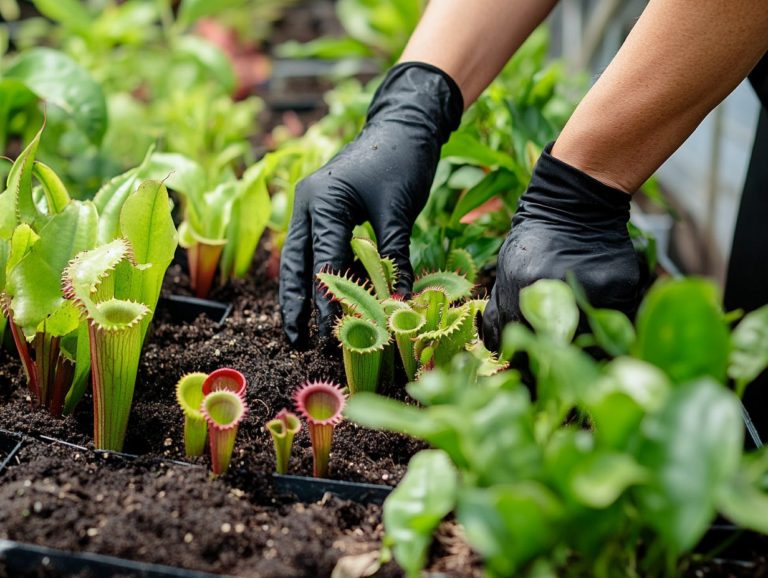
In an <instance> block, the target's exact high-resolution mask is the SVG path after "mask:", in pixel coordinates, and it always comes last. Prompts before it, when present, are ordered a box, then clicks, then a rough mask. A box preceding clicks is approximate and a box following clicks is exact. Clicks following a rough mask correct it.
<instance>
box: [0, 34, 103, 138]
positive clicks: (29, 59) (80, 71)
mask: <svg viewBox="0 0 768 578" xmlns="http://www.w3.org/2000/svg"><path fill="white" fill-rule="evenodd" d="M4 76H5V77H6V78H15V79H17V80H20V81H22V82H24V83H25V84H26V85H27V86H29V88H30V89H31V90H32V91H33V92H34V93H35V94H37V95H38V96H39V97H40V98H42V99H43V100H44V101H46V102H47V103H48V104H51V105H54V106H57V107H59V108H61V109H62V110H63V111H64V112H65V113H66V114H67V115H68V116H69V117H70V118H71V119H72V120H73V122H74V123H75V125H76V126H77V127H78V128H79V129H80V130H81V131H82V132H83V133H84V134H85V135H86V136H87V137H88V139H89V140H90V141H91V142H93V143H94V144H96V145H98V144H100V143H101V139H102V138H103V137H104V133H105V132H106V130H107V103H106V100H105V98H104V94H103V92H102V90H101V87H100V86H99V84H98V83H97V82H96V81H95V80H94V79H93V78H92V77H91V75H90V74H89V73H88V72H87V71H86V70H85V69H84V68H82V67H81V66H80V65H79V64H77V63H76V62H75V61H74V60H72V59H71V58H70V57H69V56H67V55H66V54H64V53H63V52H59V51H58V50H53V49H51V48H33V49H31V50H28V51H26V52H23V53H22V54H21V55H20V56H19V57H18V58H17V59H16V60H15V61H14V63H13V64H12V65H11V66H10V67H9V68H7V69H6V71H5V74H4Z"/></svg>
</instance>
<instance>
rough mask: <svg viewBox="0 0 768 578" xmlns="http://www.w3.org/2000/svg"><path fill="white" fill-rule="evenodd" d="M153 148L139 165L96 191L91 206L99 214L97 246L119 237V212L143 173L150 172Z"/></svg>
mask: <svg viewBox="0 0 768 578" xmlns="http://www.w3.org/2000/svg"><path fill="white" fill-rule="evenodd" d="M153 150H154V147H151V148H150V149H149V150H148V151H147V154H146V156H145V157H144V160H143V161H142V163H141V165H139V166H138V167H134V168H132V169H130V170H128V171H126V172H124V173H123V174H121V175H117V176H116V177H114V178H113V179H111V180H110V181H108V182H107V183H105V184H104V185H102V187H101V188H100V189H99V190H98V192H97V193H96V196H95V197H94V198H93V204H94V205H96V210H97V211H98V212H99V236H98V243H99V245H104V244H106V243H109V242H110V241H112V240H114V239H115V238H116V237H117V236H118V235H120V212H121V211H122V210H123V203H125V199H127V198H128V195H130V194H131V193H133V192H134V191H135V190H136V188H137V187H138V186H139V183H140V182H141V179H142V178H147V177H146V176H145V172H150V160H151V158H152V152H153Z"/></svg>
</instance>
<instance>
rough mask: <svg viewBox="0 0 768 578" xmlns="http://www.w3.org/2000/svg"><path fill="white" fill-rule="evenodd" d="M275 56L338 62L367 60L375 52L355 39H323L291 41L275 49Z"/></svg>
mask: <svg viewBox="0 0 768 578" xmlns="http://www.w3.org/2000/svg"><path fill="white" fill-rule="evenodd" d="M275 54H276V55H277V56H278V57H280V58H321V59H330V60H338V59H341V58H366V57H369V56H373V55H374V54H373V51H372V50H371V49H370V48H369V47H368V46H367V45H366V44H364V43H362V42H360V41H359V40H355V39H354V38H349V37H341V38H331V37H323V38H316V39H315V40H310V41H309V42H296V41H295V40H291V41H288V42H283V43H282V44H278V45H277V46H276V47H275Z"/></svg>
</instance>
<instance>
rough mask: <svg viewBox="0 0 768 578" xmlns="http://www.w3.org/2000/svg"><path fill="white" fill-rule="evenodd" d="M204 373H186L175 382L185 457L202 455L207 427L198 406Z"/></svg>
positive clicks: (201, 398) (201, 399)
mask: <svg viewBox="0 0 768 578" xmlns="http://www.w3.org/2000/svg"><path fill="white" fill-rule="evenodd" d="M206 377H208V375H207V374H205V373H188V374H186V375H184V376H182V378H181V379H180V380H179V381H178V383H177V384H176V400H177V401H178V402H179V405H180V406H181V410H182V411H183V412H184V453H185V454H186V455H187V457H197V456H202V455H203V452H204V451H205V441H206V439H207V437H208V427H207V425H206V422H205V418H204V417H203V414H202V413H200V406H201V404H202V403H203V397H204V395H203V382H204V381H205V378H206Z"/></svg>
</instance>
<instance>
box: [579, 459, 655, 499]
mask: <svg viewBox="0 0 768 578" xmlns="http://www.w3.org/2000/svg"><path fill="white" fill-rule="evenodd" d="M646 478H647V474H646V471H645V469H644V468H642V467H641V466H640V465H638V463H637V462H636V461H635V460H634V459H633V458H632V456H630V455H627V454H622V453H605V452H598V453H594V454H591V455H589V456H587V458H586V459H584V460H581V461H580V462H579V463H578V464H577V465H576V467H575V468H574V471H573V473H572V478H571V480H570V482H571V488H572V491H573V494H574V495H575V496H576V497H577V498H578V499H579V500H580V501H581V503H582V504H584V505H586V506H589V507H591V508H607V507H608V506H610V505H611V504H613V503H614V502H615V501H616V500H618V499H619V497H620V496H621V495H622V494H623V493H624V491H625V490H626V489H627V488H629V487H630V486H632V485H635V484H638V483H641V482H643V481H645V479H646Z"/></svg>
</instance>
